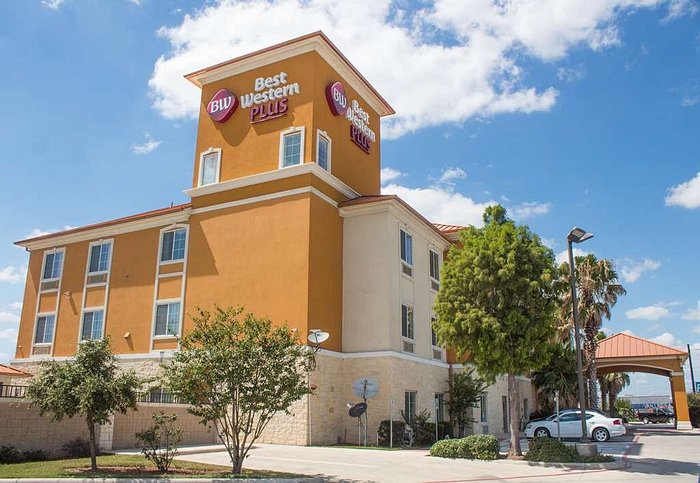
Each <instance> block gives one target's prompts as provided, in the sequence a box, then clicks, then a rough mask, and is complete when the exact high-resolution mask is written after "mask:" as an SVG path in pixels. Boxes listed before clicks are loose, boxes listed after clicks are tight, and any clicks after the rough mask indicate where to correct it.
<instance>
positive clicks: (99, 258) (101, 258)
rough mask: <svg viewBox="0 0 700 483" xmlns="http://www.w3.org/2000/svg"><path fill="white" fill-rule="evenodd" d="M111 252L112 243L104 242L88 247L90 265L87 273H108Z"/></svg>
mask: <svg viewBox="0 0 700 483" xmlns="http://www.w3.org/2000/svg"><path fill="white" fill-rule="evenodd" d="M111 252H112V242H104V243H100V244H97V245H92V247H90V265H89V267H88V273H100V272H107V271H109V258H110V254H111Z"/></svg>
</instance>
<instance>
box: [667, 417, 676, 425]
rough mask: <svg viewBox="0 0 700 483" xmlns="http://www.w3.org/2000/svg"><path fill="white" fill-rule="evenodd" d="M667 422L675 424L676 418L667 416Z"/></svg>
mask: <svg viewBox="0 0 700 483" xmlns="http://www.w3.org/2000/svg"><path fill="white" fill-rule="evenodd" d="M666 422H667V423H668V424H676V418H668V421H666Z"/></svg>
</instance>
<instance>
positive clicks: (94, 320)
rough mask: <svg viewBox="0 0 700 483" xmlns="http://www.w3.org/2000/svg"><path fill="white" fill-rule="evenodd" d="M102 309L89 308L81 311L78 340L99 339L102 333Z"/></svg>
mask: <svg viewBox="0 0 700 483" xmlns="http://www.w3.org/2000/svg"><path fill="white" fill-rule="evenodd" d="M104 314H105V313H104V310H102V309H100V310H89V311H85V312H84V313H83V327H82V329H81V331H80V340H99V339H102V337H103V335H104Z"/></svg>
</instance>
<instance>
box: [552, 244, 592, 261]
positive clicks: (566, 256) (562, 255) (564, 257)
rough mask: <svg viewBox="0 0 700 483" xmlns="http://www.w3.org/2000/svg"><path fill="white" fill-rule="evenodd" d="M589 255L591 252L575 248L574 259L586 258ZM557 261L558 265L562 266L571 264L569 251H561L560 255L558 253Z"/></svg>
mask: <svg viewBox="0 0 700 483" xmlns="http://www.w3.org/2000/svg"><path fill="white" fill-rule="evenodd" d="M588 254H589V252H587V251H584V250H581V249H580V248H574V258H576V257H585V256H586V255H588ZM555 260H556V262H557V265H561V264H562V263H564V262H566V263H569V251H568V250H562V251H560V252H559V253H557V255H556V257H555Z"/></svg>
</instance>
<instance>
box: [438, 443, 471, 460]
mask: <svg viewBox="0 0 700 483" xmlns="http://www.w3.org/2000/svg"><path fill="white" fill-rule="evenodd" d="M461 443H462V440H461V439H443V440H440V441H438V442H437V443H435V444H434V445H432V446H431V447H430V456H435V457H437V458H470V457H471V455H467V454H465V453H464V450H465V449H466V446H465V445H464V444H461Z"/></svg>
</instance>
